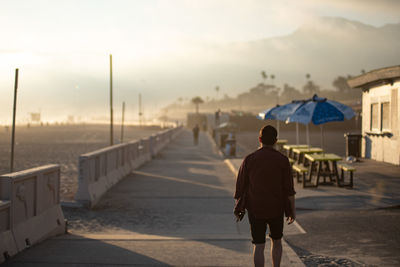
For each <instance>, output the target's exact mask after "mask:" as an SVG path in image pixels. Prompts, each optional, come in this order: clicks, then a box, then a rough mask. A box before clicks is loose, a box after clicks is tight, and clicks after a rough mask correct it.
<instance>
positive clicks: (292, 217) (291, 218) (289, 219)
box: [286, 215, 296, 224]
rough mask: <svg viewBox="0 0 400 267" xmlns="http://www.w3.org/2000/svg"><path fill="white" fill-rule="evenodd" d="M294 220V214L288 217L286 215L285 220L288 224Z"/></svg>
mask: <svg viewBox="0 0 400 267" xmlns="http://www.w3.org/2000/svg"><path fill="white" fill-rule="evenodd" d="M295 220H296V215H291V216H289V217H286V221H287V223H288V224H292V223H293V222H294V221H295Z"/></svg>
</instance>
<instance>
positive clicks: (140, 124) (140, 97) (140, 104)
mask: <svg viewBox="0 0 400 267" xmlns="http://www.w3.org/2000/svg"><path fill="white" fill-rule="evenodd" d="M142 115H143V112H142V94H139V126H142Z"/></svg>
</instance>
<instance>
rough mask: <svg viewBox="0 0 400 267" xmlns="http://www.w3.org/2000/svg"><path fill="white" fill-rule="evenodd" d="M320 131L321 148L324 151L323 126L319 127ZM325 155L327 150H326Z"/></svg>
mask: <svg viewBox="0 0 400 267" xmlns="http://www.w3.org/2000/svg"><path fill="white" fill-rule="evenodd" d="M319 129H320V130H321V148H322V150H324V130H323V127H322V124H320V125H319ZM324 153H325V150H324Z"/></svg>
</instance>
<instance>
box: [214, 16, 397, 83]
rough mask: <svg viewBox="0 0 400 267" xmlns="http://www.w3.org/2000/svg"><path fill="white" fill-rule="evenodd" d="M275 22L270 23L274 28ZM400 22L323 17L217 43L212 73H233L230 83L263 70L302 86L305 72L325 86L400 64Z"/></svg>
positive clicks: (227, 74)
mask: <svg viewBox="0 0 400 267" xmlns="http://www.w3.org/2000/svg"><path fill="white" fill-rule="evenodd" d="M272 26H273V25H266V27H272ZM399 44H400V23H399V24H389V25H385V26H383V27H373V26H370V25H365V24H363V23H360V22H357V21H351V20H347V19H344V18H333V17H323V18H320V19H319V20H317V21H315V22H314V23H309V24H305V25H302V26H301V27H300V28H298V29H297V30H296V31H295V32H293V33H292V34H290V35H287V36H282V37H274V38H268V39H263V40H257V41H251V42H242V43H232V44H229V45H225V46H220V47H218V48H215V49H216V51H214V53H215V54H216V55H219V62H215V63H216V64H214V65H213V66H211V67H210V68H209V69H208V70H209V71H212V72H213V75H212V76H218V75H220V76H224V78H228V76H230V77H231V83H232V86H234V84H243V82H244V81H246V80H249V79H253V80H254V79H255V77H256V75H258V77H259V79H260V81H261V75H260V71H261V70H265V71H266V73H267V75H268V74H274V75H275V76H276V80H277V81H278V79H279V81H281V82H287V83H290V84H292V85H294V86H296V87H297V88H300V87H301V86H302V85H304V83H305V74H306V73H310V74H311V78H312V79H313V80H315V82H316V83H317V84H319V85H321V86H322V87H323V88H332V81H333V79H334V78H335V77H337V76H338V75H347V74H349V75H358V74H360V72H361V70H362V69H363V70H365V71H369V70H371V69H376V68H381V67H386V66H391V65H398V64H399V63H400V52H399Z"/></svg>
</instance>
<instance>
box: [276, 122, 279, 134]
mask: <svg viewBox="0 0 400 267" xmlns="http://www.w3.org/2000/svg"><path fill="white" fill-rule="evenodd" d="M276 130H277V131H278V139H279V120H276Z"/></svg>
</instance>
